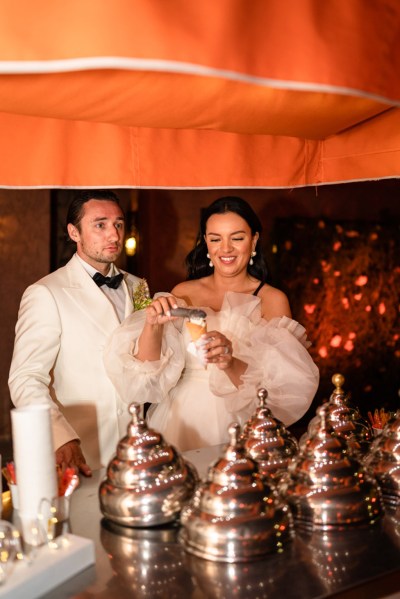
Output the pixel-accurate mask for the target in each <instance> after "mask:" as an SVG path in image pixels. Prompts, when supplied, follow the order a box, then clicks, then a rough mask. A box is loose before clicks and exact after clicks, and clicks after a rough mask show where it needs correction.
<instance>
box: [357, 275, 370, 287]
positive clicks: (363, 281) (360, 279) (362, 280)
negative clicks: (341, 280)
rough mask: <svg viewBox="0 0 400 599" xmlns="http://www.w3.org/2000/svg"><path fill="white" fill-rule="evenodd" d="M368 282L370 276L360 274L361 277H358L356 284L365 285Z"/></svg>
mask: <svg viewBox="0 0 400 599" xmlns="http://www.w3.org/2000/svg"><path fill="white" fill-rule="evenodd" d="M367 283H368V277H367V276H366V275H360V276H359V277H357V279H356V285H357V286H358V287H363V286H364V285H366V284H367Z"/></svg>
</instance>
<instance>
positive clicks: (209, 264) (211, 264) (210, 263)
mask: <svg viewBox="0 0 400 599" xmlns="http://www.w3.org/2000/svg"><path fill="white" fill-rule="evenodd" d="M207 258H209V259H210V262H209V263H208V266H210V267H211V268H212V267H213V266H214V264H213V261H212V260H211V257H210V254H207Z"/></svg>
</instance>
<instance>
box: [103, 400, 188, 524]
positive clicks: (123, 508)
mask: <svg viewBox="0 0 400 599" xmlns="http://www.w3.org/2000/svg"><path fill="white" fill-rule="evenodd" d="M129 411H130V413H131V415H132V422H131V423H130V424H129V426H128V432H127V435H126V436H125V437H124V438H123V439H121V441H120V442H119V443H118V446H117V452H116V455H115V456H114V457H113V458H112V460H111V461H110V463H109V465H108V467H107V471H106V476H105V478H104V480H103V481H102V483H101V484H100V488H99V501H100V509H101V511H102V513H103V515H104V516H105V518H106V519H109V520H111V521H112V522H114V523H116V524H120V525H123V526H132V527H148V526H159V525H161V524H166V523H169V522H173V521H174V520H175V519H177V518H178V517H179V514H180V511H181V509H182V507H183V505H184V504H185V503H186V502H187V501H188V500H189V498H190V497H191V495H192V494H193V492H194V488H195V485H196V483H197V481H198V475H197V471H196V469H195V468H194V466H193V465H192V464H190V463H189V462H188V461H186V460H184V459H183V457H182V456H181V455H180V454H179V453H178V451H177V450H176V449H175V448H174V447H173V446H172V445H169V444H168V443H166V441H165V440H164V439H163V437H162V435H161V434H160V433H158V432H157V431H155V430H153V429H150V428H148V427H147V424H146V422H145V420H144V419H143V418H141V416H140V406H139V405H137V404H131V405H130V406H129Z"/></svg>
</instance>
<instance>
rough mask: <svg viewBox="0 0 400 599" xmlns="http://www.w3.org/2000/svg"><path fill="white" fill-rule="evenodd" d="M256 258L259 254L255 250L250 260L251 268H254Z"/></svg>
mask: <svg viewBox="0 0 400 599" xmlns="http://www.w3.org/2000/svg"><path fill="white" fill-rule="evenodd" d="M254 256H257V252H256V251H255V250H253V251H252V252H251V258H250V260H249V264H250V266H253V264H254V260H253V258H254Z"/></svg>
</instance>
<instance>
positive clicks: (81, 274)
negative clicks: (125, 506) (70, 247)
mask: <svg viewBox="0 0 400 599" xmlns="http://www.w3.org/2000/svg"><path fill="white" fill-rule="evenodd" d="M67 229H68V234H69V236H70V238H71V239H72V240H73V241H74V242H75V243H76V247H77V250H76V254H74V256H73V257H72V258H71V260H70V261H69V262H68V263H67V264H66V265H65V266H64V267H62V268H59V269H58V270H56V271H55V272H53V273H51V274H49V275H47V276H45V277H44V278H43V279H40V281H38V282H37V283H35V284H33V285H31V286H30V287H28V288H27V289H26V291H25V292H24V294H23V296H22V300H21V305H20V309H19V314H18V322H17V326H16V337H15V345H14V354H13V358H12V363H11V369H10V378H9V387H10V392H11V399H12V402H13V403H14V405H15V406H16V407H20V406H26V405H32V404H48V405H50V408H51V418H52V428H53V439H54V448H55V451H56V461H57V464H59V465H60V466H62V467H66V466H72V467H75V468H77V469H78V470H79V471H80V472H81V473H83V474H84V475H86V476H90V475H91V468H98V467H99V466H101V465H106V464H107V463H108V461H109V460H110V459H111V457H112V455H113V454H114V453H115V450H116V446H117V443H118V441H119V440H120V439H121V437H123V436H124V435H125V434H126V429H127V425H128V423H129V420H130V417H129V412H128V407H127V406H126V405H125V404H124V403H123V401H122V398H120V397H119V396H118V395H117V393H116V391H115V388H114V386H113V384H112V383H111V381H110V380H109V378H108V377H107V374H106V371H105V369H104V365H103V348H104V346H105V343H106V340H107V338H108V336H109V335H110V333H111V332H112V331H113V330H114V329H115V328H116V327H117V326H118V325H119V323H120V322H121V321H122V320H123V319H124V318H126V317H127V316H128V315H129V314H130V313H131V312H132V311H133V296H132V294H133V290H134V288H135V287H136V286H137V285H138V283H139V282H140V279H139V278H138V277H135V276H133V275H130V274H128V273H126V272H124V271H120V270H117V268H116V267H115V265H114V261H115V260H116V259H117V258H118V256H119V255H120V253H121V251H122V248H123V242H124V231H125V221H124V215H123V212H122V210H121V207H120V206H119V202H118V198H117V196H116V195H115V194H114V193H113V192H111V191H109V190H91V191H89V192H87V191H86V192H78V193H77V194H76V196H75V198H74V200H73V201H72V203H71V206H70V208H69V211H68V216H67ZM99 273H100V274H99ZM104 277H106V278H104ZM32 434H33V435H34V434H35V431H32Z"/></svg>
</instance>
